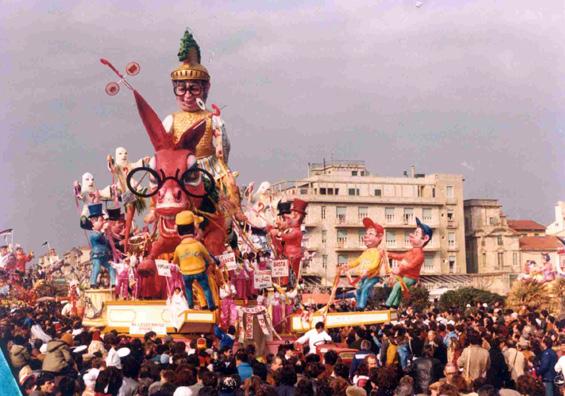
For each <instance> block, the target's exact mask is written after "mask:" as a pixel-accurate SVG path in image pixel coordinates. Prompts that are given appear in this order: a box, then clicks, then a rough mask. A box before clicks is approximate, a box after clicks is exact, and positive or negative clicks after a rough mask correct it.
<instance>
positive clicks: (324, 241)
mask: <svg viewBox="0 0 565 396" xmlns="http://www.w3.org/2000/svg"><path fill="white" fill-rule="evenodd" d="M327 239H328V232H327V231H326V230H322V244H323V245H325V244H326V241H327Z"/></svg>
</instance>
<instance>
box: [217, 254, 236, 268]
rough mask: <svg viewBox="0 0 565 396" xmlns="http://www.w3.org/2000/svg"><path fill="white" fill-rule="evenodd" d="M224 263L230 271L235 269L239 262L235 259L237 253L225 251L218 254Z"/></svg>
mask: <svg viewBox="0 0 565 396" xmlns="http://www.w3.org/2000/svg"><path fill="white" fill-rule="evenodd" d="M216 257H217V258H218V260H220V263H221V264H222V265H225V267H226V269H227V270H228V271H235V269H236V268H237V262H236V261H235V254H233V252H229V253H224V254H221V255H219V256H216Z"/></svg>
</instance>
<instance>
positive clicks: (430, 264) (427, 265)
mask: <svg viewBox="0 0 565 396" xmlns="http://www.w3.org/2000/svg"><path fill="white" fill-rule="evenodd" d="M424 269H425V270H426V271H428V272H429V271H433V270H434V260H433V258H432V257H431V256H430V255H427V254H426V255H425V257H424Z"/></svg>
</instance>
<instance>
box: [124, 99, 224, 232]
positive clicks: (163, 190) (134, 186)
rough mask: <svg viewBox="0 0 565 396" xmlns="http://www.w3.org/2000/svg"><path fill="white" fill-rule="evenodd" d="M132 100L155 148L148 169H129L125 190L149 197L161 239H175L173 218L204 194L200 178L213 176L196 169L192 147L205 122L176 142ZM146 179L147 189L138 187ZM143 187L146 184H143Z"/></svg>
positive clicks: (150, 112) (149, 110)
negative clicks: (164, 237) (158, 222)
mask: <svg viewBox="0 0 565 396" xmlns="http://www.w3.org/2000/svg"><path fill="white" fill-rule="evenodd" d="M134 96H135V101H136V103H137V108H138V110H139V115H140V116H141V120H142V121H143V124H144V126H145V129H146V130H147V134H148V135H149V139H150V140H151V143H152V144H153V147H154V148H155V157H154V158H152V159H151V161H150V163H149V166H144V167H141V168H137V169H134V170H132V171H131V172H130V173H129V174H128V177H127V184H128V187H129V189H130V190H131V191H132V192H133V193H134V194H136V195H139V196H142V197H152V198H153V200H154V203H155V212H156V213H157V214H158V215H159V216H160V218H161V224H160V228H161V229H160V231H161V233H162V235H163V236H167V235H168V236H176V235H177V233H176V227H175V215H176V214H177V213H178V212H180V211H182V210H184V209H188V208H198V207H199V206H200V202H201V199H202V198H203V197H204V196H205V195H207V191H206V189H205V186H204V182H203V179H202V175H203V174H206V175H207V176H208V177H209V178H210V179H211V182H212V183H213V180H214V179H213V177H212V176H211V175H210V174H209V173H208V172H206V171H205V170H203V169H200V168H198V167H197V164H196V157H195V156H194V154H193V152H194V148H195V146H196V144H197V143H198V141H199V140H200V139H201V138H202V135H203V134H204V132H205V129H206V120H201V121H200V122H197V123H195V124H194V125H192V126H190V127H189V128H188V129H187V130H186V131H185V132H184V133H183V135H182V136H181V138H180V139H179V141H178V142H177V143H175V142H174V137H173V135H172V134H169V133H167V132H166V131H165V128H164V127H163V124H162V123H161V120H160V119H159V117H158V116H157V114H156V113H155V111H154V110H153V109H152V108H151V106H150V105H149V104H148V103H147V102H146V101H145V99H143V97H142V96H141V95H140V94H139V93H138V92H137V91H134ZM144 178H148V182H149V183H148V185H149V186H148V187H145V188H141V183H142V179H144ZM146 184H147V183H146Z"/></svg>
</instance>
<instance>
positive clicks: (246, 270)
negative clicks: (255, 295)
mask: <svg viewBox="0 0 565 396" xmlns="http://www.w3.org/2000/svg"><path fill="white" fill-rule="evenodd" d="M250 272H251V269H250V267H249V260H248V259H246V258H244V259H243V263H242V264H240V265H238V266H237V268H236V270H235V289H236V292H237V298H239V299H241V300H243V301H244V303H245V304H246V305H247V300H248V299H249V296H250V295H251V289H250V283H249V278H250Z"/></svg>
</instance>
